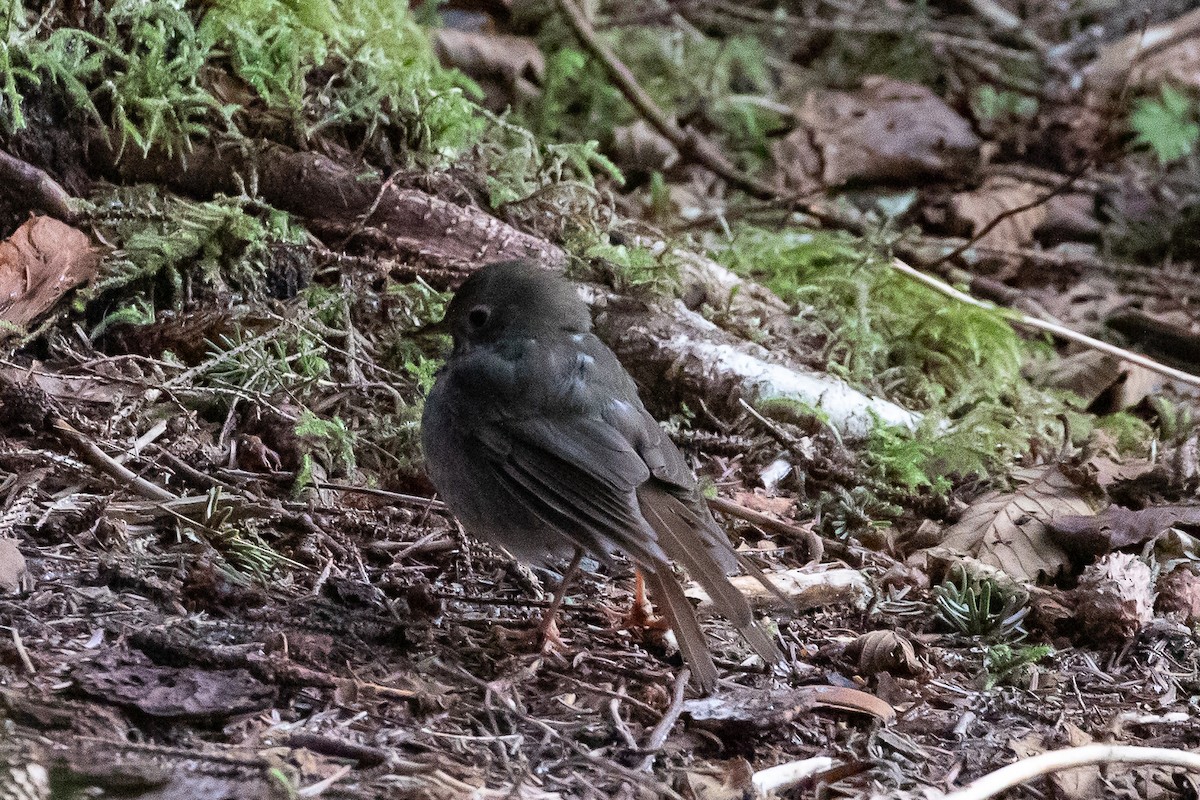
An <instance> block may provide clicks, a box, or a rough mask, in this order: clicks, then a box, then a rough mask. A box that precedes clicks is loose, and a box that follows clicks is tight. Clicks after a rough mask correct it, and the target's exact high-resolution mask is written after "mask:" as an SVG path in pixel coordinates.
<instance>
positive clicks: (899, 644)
mask: <svg viewBox="0 0 1200 800" xmlns="http://www.w3.org/2000/svg"><path fill="white" fill-rule="evenodd" d="M846 655H848V656H850V657H851V658H853V659H855V660H856V661H857V662H858V671H859V674H861V675H866V676H872V675H875V674H877V673H880V672H895V673H898V674H900V675H915V674H917V673H918V672H920V671H921V662H919V661H917V654H916V651H915V650H914V649H913V643H912V642H911V641H909V639H908V637H907V636H905V635H904V634H903V633H901V632H900V631H888V630H877V631H868V632H867V633H864V634H863V635H862V636H859V637H858V638H857V639H855V640H854V641H853V642H851V643H850V644H849V645H847V646H846Z"/></svg>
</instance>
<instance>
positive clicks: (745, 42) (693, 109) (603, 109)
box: [521, 18, 782, 168]
mask: <svg viewBox="0 0 1200 800" xmlns="http://www.w3.org/2000/svg"><path fill="white" fill-rule="evenodd" d="M600 35H601V36H602V37H603V38H604V39H605V40H606V41H607V42H608V44H609V45H610V46H611V47H612V48H613V51H614V52H615V53H616V55H617V57H618V58H619V59H620V60H621V62H622V63H624V64H625V65H626V66H628V67H629V68H630V69H631V70H632V71H633V73H634V75H636V76H637V78H638V81H639V83H640V84H641V86H642V87H643V88H644V89H645V90H646V91H647V92H648V93H649V94H650V96H651V97H653V98H654V100H655V102H656V103H657V104H658V106H659V107H660V108H662V109H663V110H664V111H666V112H667V113H668V114H669V115H673V116H675V117H676V118H678V119H688V118H691V119H703V120H706V121H708V122H710V123H711V127H713V128H714V129H715V132H714V133H713V134H712V136H713V137H714V138H716V139H718V140H721V141H723V142H724V143H725V144H726V145H727V146H728V147H729V148H730V149H731V150H732V151H733V152H735V153H737V154H738V155H739V156H740V157H741V159H742V160H743V161H744V162H745V165H746V166H749V167H751V168H755V167H758V166H761V165H763V164H765V163H766V160H767V153H768V143H767V135H768V134H769V133H771V132H773V131H776V130H778V129H780V128H781V125H782V122H781V119H780V118H779V117H778V116H777V115H776V114H775V113H774V112H771V111H766V110H764V109H763V108H762V107H761V106H760V105H757V104H755V103H752V102H747V101H746V99H745V98H746V97H749V96H762V95H764V94H770V93H772V92H773V82H772V78H771V75H770V74H769V71H768V70H767V67H766V62H767V54H766V51H765V50H764V49H763V46H762V44H761V43H760V42H759V41H758V40H757V39H754V38H749V37H738V36H734V37H729V38H725V39H716V38H711V37H706V36H701V37H697V36H694V35H691V34H690V33H684V32H682V31H678V30H674V29H670V28H661V27H653V26H646V25H638V26H629V27H619V28H608V29H606V30H603V31H602V32H601V34H600ZM539 44H540V46H541V48H542V50H543V52H546V53H549V54H550V56H549V57H548V58H547V61H546V75H545V79H544V81H543V87H544V88H543V92H542V95H541V97H539V98H538V99H537V100H536V102H535V103H531V104H528V105H526V106H524V107H523V108H522V109H521V118H522V119H523V120H524V121H525V122H526V123H527V124H528V125H529V127H530V128H531V129H532V130H533V131H535V132H536V133H538V134H539V135H541V136H543V137H546V138H548V139H551V140H555V141H587V140H589V139H596V140H598V141H600V142H601V143H602V144H605V145H607V144H608V143H609V142H610V141H611V137H612V132H613V129H614V128H616V127H617V126H620V125H626V124H629V123H631V122H633V121H634V120H636V119H637V118H638V115H637V113H636V112H635V111H634V109H633V107H632V106H630V105H629V103H628V102H627V101H626V100H625V98H624V97H623V95H622V94H621V93H620V91H619V90H618V89H617V88H616V87H615V86H613V85H612V83H611V82H610V81H609V80H608V77H607V75H606V74H605V72H604V69H603V67H601V66H600V64H599V63H598V62H597V61H596V60H595V59H593V58H591V57H590V56H588V55H586V54H585V53H582V52H581V51H580V50H578V49H577V48H578V45H577V43H576V40H575V37H574V34H572V33H571V32H570V31H569V30H567V28H566V26H565V24H564V23H563V22H562V21H561V20H559V19H557V18H556V19H553V20H551V21H550V22H549V23H547V24H546V25H544V26H542V29H541V33H540V35H539Z"/></svg>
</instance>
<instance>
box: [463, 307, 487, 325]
mask: <svg viewBox="0 0 1200 800" xmlns="http://www.w3.org/2000/svg"><path fill="white" fill-rule="evenodd" d="M491 317H492V310H491V309H490V308H488V307H487V306H475V307H474V308H472V309H471V310H470V312H468V314H467V322H469V323H471V327H472V328H482V327H483V326H484V325H487V324H488V320H489V319H491Z"/></svg>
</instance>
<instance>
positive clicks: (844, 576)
mask: <svg viewBox="0 0 1200 800" xmlns="http://www.w3.org/2000/svg"><path fill="white" fill-rule="evenodd" d="M767 578H768V579H769V580H770V581H771V583H773V584H775V586H777V587H778V588H779V590H780V592H781V593H782V594H783V595H784V596H785V597H787V598H788V601H789V603H790V609H791V610H792V611H795V612H800V611H808V610H810V609H816V608H828V607H829V606H850V607H851V608H854V609H857V610H859V611H861V610H863V609H865V608H866V607H867V604H868V603H869V602H870V601H871V597H872V591H871V585H870V583H869V582H868V581H867V578H866V576H865V575H863V574H862V573H861V572H859V571H858V570H856V569H827V570H820V571H814V570H812V569H809V568H805V569H789V570H784V571H781V572H769V573H767ZM729 580H730V581H731V582H732V583H733V585H734V586H736V587H737V588H738V589H739V590H740V591H741V592H742V594H744V595H746V598H747V599H748V600H749V601H750V603H751V604H752V605H754V606H755V607H757V608H769V607H772V606H778V605H779V604H780V599H779V597H778V596H777V595H775V594H774V593H773V592H770V591H768V590H767V589H766V587H764V586H763V585H762V584H761V583H760V582H759V581H758V579H757V578H756V577H754V576H753V575H734V576H732V577H730V579H729ZM684 593H685V594H687V596H688V597H691V598H694V599H696V600H699V601H700V610H702V611H705V610H709V609H710V607H711V605H712V600H711V599H710V598H709V596H708V595H707V594H706V593H705V592H704V590H703V589H701V588H700V586H699V585H697V584H695V583H692V584H689V585H688V586H687V587H686V588H685V589H684Z"/></svg>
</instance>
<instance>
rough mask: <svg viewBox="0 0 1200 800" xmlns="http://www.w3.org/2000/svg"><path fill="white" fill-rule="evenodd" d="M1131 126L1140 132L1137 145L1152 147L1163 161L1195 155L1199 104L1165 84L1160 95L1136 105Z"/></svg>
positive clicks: (1161, 161)
mask: <svg viewBox="0 0 1200 800" xmlns="http://www.w3.org/2000/svg"><path fill="white" fill-rule="evenodd" d="M1129 126H1130V127H1131V128H1133V130H1134V133H1136V134H1137V136H1136V137H1135V138H1134V144H1136V145H1141V146H1145V147H1149V148H1150V149H1151V150H1152V151H1153V152H1154V155H1155V156H1157V157H1158V161H1159V163H1160V164H1169V163H1171V162H1172V161H1178V160H1179V159H1181V158H1183V157H1184V156H1186V155H1189V154H1191V152H1192V151H1193V149H1194V148H1195V146H1196V142H1197V141H1198V140H1200V124H1197V122H1196V106H1195V103H1193V102H1192V99H1191V98H1190V97H1188V96H1187V95H1186V94H1184V93H1183V92H1181V91H1179V90H1177V89H1174V88H1172V87H1171V86H1170V85H1168V84H1165V83H1164V84H1163V85H1162V88H1161V89H1160V90H1159V96H1158V97H1157V98H1153V97H1144V98H1141V99H1140V100H1138V101H1137V103H1136V104H1134V107H1133V113H1132V114H1130V115H1129Z"/></svg>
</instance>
